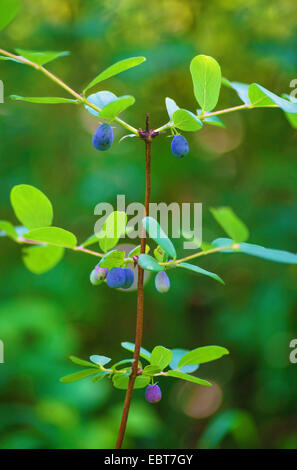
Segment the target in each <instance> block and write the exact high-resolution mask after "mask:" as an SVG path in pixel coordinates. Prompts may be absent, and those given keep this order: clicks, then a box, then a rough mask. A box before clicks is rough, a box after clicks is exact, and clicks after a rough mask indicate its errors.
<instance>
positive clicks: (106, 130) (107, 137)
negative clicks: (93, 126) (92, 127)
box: [93, 123, 113, 150]
mask: <svg viewBox="0 0 297 470" xmlns="http://www.w3.org/2000/svg"><path fill="white" fill-rule="evenodd" d="M112 143H113V130H112V127H111V126H110V125H109V124H106V123H104V124H101V125H100V126H99V127H98V128H97V130H96V132H95V134H94V136H93V145H94V147H95V149H96V150H107V149H109V148H110V147H111V145H112Z"/></svg>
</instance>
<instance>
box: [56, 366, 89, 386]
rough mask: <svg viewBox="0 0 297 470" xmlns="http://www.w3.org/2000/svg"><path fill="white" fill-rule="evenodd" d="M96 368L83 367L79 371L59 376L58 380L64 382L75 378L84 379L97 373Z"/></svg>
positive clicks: (72, 380)
mask: <svg viewBox="0 0 297 470" xmlns="http://www.w3.org/2000/svg"><path fill="white" fill-rule="evenodd" d="M97 373H98V371H97V369H84V370H80V371H79V372H75V373H74V374H69V375H65V377H61V379H60V382H64V383H66V384H68V383H72V382H77V380H81V379H85V378H86V377H89V376H90V375H95V374H97Z"/></svg>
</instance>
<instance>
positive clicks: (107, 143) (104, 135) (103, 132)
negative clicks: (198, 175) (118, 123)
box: [93, 123, 189, 158]
mask: <svg viewBox="0 0 297 470" xmlns="http://www.w3.org/2000/svg"><path fill="white" fill-rule="evenodd" d="M112 143H113V129H112V127H111V126H110V125H109V124H107V123H104V124H101V125H100V126H99V127H98V128H97V130H96V132H95V134H94V136H93V145H94V147H95V149H96V150H108V149H109V148H110V147H111V146H112ZM171 152H172V153H173V155H174V156H175V157H177V158H182V157H184V156H185V155H187V154H188V153H189V144H188V142H187V140H186V139H185V137H184V136H182V135H180V134H178V135H175V136H174V137H173V139H172V142H171Z"/></svg>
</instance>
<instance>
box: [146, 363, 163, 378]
mask: <svg viewBox="0 0 297 470" xmlns="http://www.w3.org/2000/svg"><path fill="white" fill-rule="evenodd" d="M159 372H161V369H160V368H159V367H157V366H155V365H152V364H150V365H148V366H145V368H144V369H143V374H145V375H150V376H153V375H155V374H159Z"/></svg>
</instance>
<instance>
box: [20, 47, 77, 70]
mask: <svg viewBox="0 0 297 470" xmlns="http://www.w3.org/2000/svg"><path fill="white" fill-rule="evenodd" d="M16 52H17V53H18V54H19V55H20V56H21V57H24V58H25V59H27V60H30V61H31V62H34V63H35V64H38V65H40V66H42V65H45V64H47V63H49V62H52V61H53V60H55V59H58V57H65V56H67V55H69V54H70V53H69V52H68V51H62V52H58V51H28V50H25V49H16Z"/></svg>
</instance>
